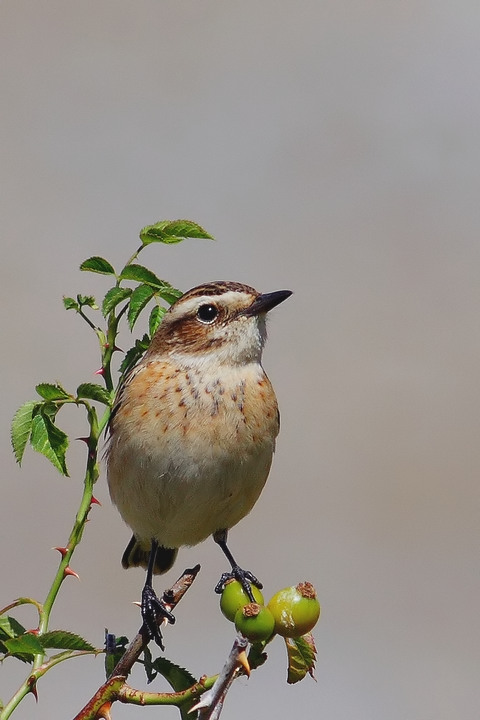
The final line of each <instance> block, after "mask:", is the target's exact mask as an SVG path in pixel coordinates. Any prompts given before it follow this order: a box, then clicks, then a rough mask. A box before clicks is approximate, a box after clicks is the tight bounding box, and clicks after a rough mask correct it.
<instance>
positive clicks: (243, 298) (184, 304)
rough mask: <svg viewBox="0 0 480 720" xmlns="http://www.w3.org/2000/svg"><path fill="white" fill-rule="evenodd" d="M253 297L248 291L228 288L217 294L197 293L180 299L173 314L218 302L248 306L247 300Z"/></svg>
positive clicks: (251, 300) (185, 312) (188, 311)
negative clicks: (194, 295)
mask: <svg viewBox="0 0 480 720" xmlns="http://www.w3.org/2000/svg"><path fill="white" fill-rule="evenodd" d="M254 299H255V298H254V297H252V295H250V293H243V292H238V290H229V291H227V292H224V293H220V294H219V295H198V296H197V297H193V298H189V299H186V300H185V301H183V300H182V299H180V300H179V301H178V302H177V305H176V307H175V309H174V311H173V312H175V314H177V313H180V314H182V315H183V314H185V315H186V314H188V313H190V312H192V311H193V310H197V308H199V307H200V305H209V304H212V303H219V304H221V305H230V306H231V307H234V308H235V307H239V306H242V307H244V306H248V303H249V301H250V302H253V301H254Z"/></svg>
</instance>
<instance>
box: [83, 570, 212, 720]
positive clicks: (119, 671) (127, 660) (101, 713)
mask: <svg viewBox="0 0 480 720" xmlns="http://www.w3.org/2000/svg"><path fill="white" fill-rule="evenodd" d="M199 570H200V565H196V566H195V567H194V568H191V569H187V570H185V571H184V573H183V575H182V576H181V577H180V578H179V579H178V580H177V581H176V582H175V583H174V585H173V586H172V587H171V588H170V589H169V590H166V591H165V593H164V595H163V601H164V602H165V603H166V604H167V605H168V606H169V607H171V608H172V609H173V608H174V607H175V606H176V605H177V604H178V603H179V602H180V600H181V599H182V597H183V596H184V595H185V593H186V592H187V590H188V589H189V587H190V586H191V585H192V583H193V581H194V580H195V578H196V576H197V574H198V572H199ZM162 619H163V618H159V620H160V621H161V620H162ZM149 639H150V638H149V636H148V631H147V629H146V627H145V625H142V627H141V628H140V630H139V632H138V633H137V635H136V636H135V638H134V639H133V640H132V642H131V643H130V645H129V646H128V648H127V649H126V651H125V653H124V654H123V656H122V657H121V659H120V660H119V662H118V663H117V665H116V666H115V668H114V670H113V672H112V674H111V676H110V677H109V678H108V680H107V681H106V682H105V683H104V684H103V685H102V686H101V687H100V688H99V689H98V690H97V692H96V693H95V695H94V696H93V697H92V698H91V699H90V700H89V701H88V703H87V704H86V705H85V707H84V708H83V709H82V710H80V712H79V713H78V715H76V716H75V718H74V720H97V719H99V718H109V717H110V713H109V708H110V706H111V704H112V703H113V702H115V701H116V700H120V701H121V702H132V701H133V702H135V699H134V696H135V694H136V692H137V691H134V690H132V688H129V687H128V686H127V685H126V682H125V681H126V679H127V677H128V675H129V674H130V671H131V669H132V667H133V665H134V663H135V662H136V661H137V660H138V658H139V657H140V655H141V654H142V652H143V651H144V650H145V648H146V646H147V645H148V642H149ZM207 687H208V686H206V685H204V684H202V683H201V682H200V683H197V686H196V687H195V693H194V696H195V695H199V694H200V693H201V692H203V691H205V690H206V689H207ZM132 693H133V695H132ZM138 694H139V695H140V693H138ZM129 695H131V696H132V699H131V700H129ZM143 695H144V696H147V695H148V696H150V697H152V696H154V695H155V696H157V697H158V699H160V696H163V697H164V702H165V701H166V698H167V697H170V698H171V700H172V701H173V702H172V704H175V697H176V696H177V695H179V696H181V700H182V701H184V700H185V693H143ZM143 704H146V703H143Z"/></svg>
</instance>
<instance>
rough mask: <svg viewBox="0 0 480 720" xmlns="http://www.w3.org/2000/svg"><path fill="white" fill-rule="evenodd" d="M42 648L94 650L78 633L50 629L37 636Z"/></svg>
mask: <svg viewBox="0 0 480 720" xmlns="http://www.w3.org/2000/svg"><path fill="white" fill-rule="evenodd" d="M38 640H39V641H40V643H41V645H42V647H43V649H45V648H55V649H58V650H90V651H94V650H96V648H95V647H94V646H93V645H92V644H91V643H89V642H88V641H87V640H84V639H83V638H82V637H80V635H76V634H75V633H72V632H68V631H67V630H50V632H46V633H44V634H43V635H39V636H38Z"/></svg>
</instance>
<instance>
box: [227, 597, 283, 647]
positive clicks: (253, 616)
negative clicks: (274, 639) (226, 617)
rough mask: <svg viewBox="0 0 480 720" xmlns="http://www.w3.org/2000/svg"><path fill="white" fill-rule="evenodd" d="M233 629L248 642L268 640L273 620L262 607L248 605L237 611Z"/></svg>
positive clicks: (255, 604)
mask: <svg viewBox="0 0 480 720" xmlns="http://www.w3.org/2000/svg"><path fill="white" fill-rule="evenodd" d="M235 627H236V628H237V630H238V631H239V632H241V633H242V635H243V636H244V637H246V638H247V640H250V642H259V641H261V640H268V639H269V638H270V637H271V636H272V635H273V632H274V629H275V620H274V617H273V615H272V613H271V612H270V610H269V609H268V608H266V607H265V606H264V605H259V604H258V603H249V604H248V605H244V607H242V608H240V609H239V610H237V613H236V615H235Z"/></svg>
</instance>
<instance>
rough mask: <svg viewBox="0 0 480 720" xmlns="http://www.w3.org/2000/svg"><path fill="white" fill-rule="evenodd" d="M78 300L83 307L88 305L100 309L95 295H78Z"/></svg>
mask: <svg viewBox="0 0 480 720" xmlns="http://www.w3.org/2000/svg"><path fill="white" fill-rule="evenodd" d="M77 300H78V303H79V305H80V306H81V307H84V306H87V307H91V308H93V309H94V310H98V305H97V302H96V300H95V298H94V297H93V295H77Z"/></svg>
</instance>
